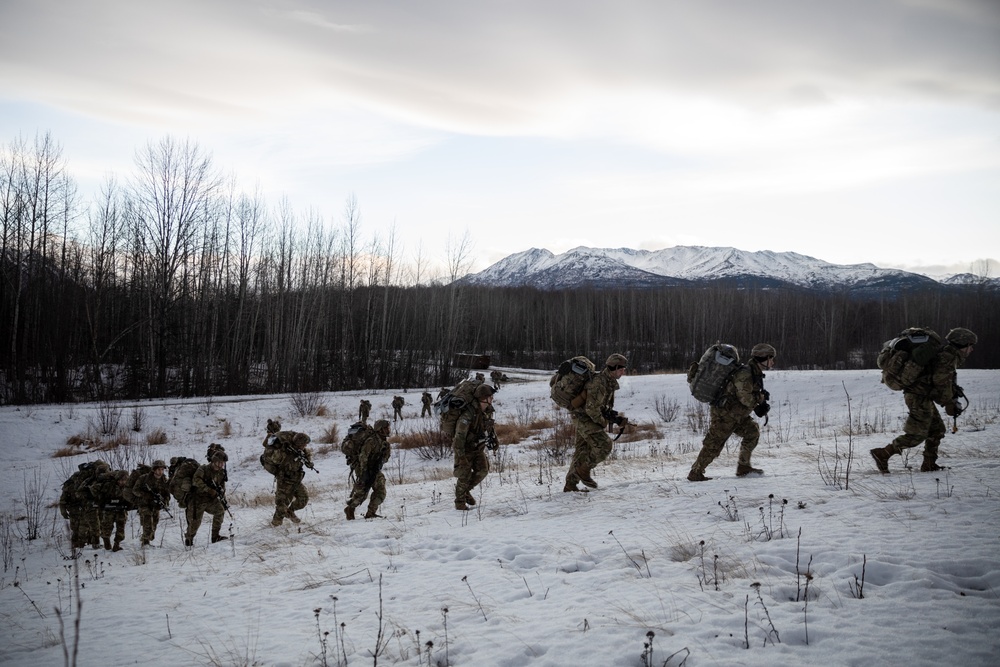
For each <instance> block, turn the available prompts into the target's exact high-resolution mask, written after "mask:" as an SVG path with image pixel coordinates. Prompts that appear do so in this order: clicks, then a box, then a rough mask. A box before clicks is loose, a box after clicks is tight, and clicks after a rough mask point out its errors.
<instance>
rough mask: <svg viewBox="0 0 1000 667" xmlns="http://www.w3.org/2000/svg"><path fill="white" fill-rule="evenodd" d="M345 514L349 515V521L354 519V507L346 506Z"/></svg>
mask: <svg viewBox="0 0 1000 667" xmlns="http://www.w3.org/2000/svg"><path fill="white" fill-rule="evenodd" d="M344 516H346V517H347V520H348V521H354V508H353V507H351V506H350V505H348V506H347V507H345V508H344Z"/></svg>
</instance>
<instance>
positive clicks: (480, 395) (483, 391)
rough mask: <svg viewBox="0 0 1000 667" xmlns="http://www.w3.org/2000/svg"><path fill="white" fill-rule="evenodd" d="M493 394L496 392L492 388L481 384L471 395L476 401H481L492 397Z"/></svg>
mask: <svg viewBox="0 0 1000 667" xmlns="http://www.w3.org/2000/svg"><path fill="white" fill-rule="evenodd" d="M495 393H496V390H495V389H493V387H491V386H490V385H488V384H481V385H479V386H478V387H476V390H475V391H474V392H472V395H473V396H475V397H476V400H481V399H484V398H487V397H489V396H492V395H493V394H495Z"/></svg>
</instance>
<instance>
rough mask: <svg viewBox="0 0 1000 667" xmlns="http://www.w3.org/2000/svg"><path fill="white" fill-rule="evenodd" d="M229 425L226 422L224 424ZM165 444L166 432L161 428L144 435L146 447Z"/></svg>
mask: <svg viewBox="0 0 1000 667" xmlns="http://www.w3.org/2000/svg"><path fill="white" fill-rule="evenodd" d="M226 423H227V424H228V423H229V422H228V421H227V422H226ZM166 442H167V432H166V431H164V430H163V429H162V428H155V429H153V430H152V431H150V432H149V433H147V434H146V444H147V445H164V444H166Z"/></svg>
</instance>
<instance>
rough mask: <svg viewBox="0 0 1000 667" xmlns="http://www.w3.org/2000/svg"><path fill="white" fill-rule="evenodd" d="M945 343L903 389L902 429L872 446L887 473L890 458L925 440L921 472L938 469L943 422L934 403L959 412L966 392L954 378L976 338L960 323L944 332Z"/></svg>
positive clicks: (949, 412) (954, 414)
mask: <svg viewBox="0 0 1000 667" xmlns="http://www.w3.org/2000/svg"><path fill="white" fill-rule="evenodd" d="M945 340H946V341H947V343H946V344H945V345H943V346H942V347H941V350H940V351H939V352H938V353H937V354H936V355H935V356H934V357H933V358H932V359H931V361H930V362H929V363H928V364H927V366H926V371H925V372H924V374H923V375H921V376H920V379H918V380H917V382H916V383H915V384H914V385H913V386H912V387H910V388H907V389H904V390H903V400H904V401H905V402H906V409H907V410H908V411H909V414H908V415H907V417H906V422H905V423H904V424H903V433H902V435H900V436H898V437H897V438H896V439H895V440H893V441H892V442H891V443H889V445H888V446H886V447H877V448H875V449H873V450H871V455H872V458H873V459H875V465H876V466H877V467H878V470H879V472H881V473H882V474H883V475H887V474H889V459H890V458H891V457H893V456H894V455H896V454H902V452H903V450H904V449H909V448H911V447H916V446H917V445H919V444H920V443H922V442H923V443H924V460H923V463H921V465H920V472H933V471H935V470H941V469H942V468H941V466H939V465H938V464H937V457H938V446H939V445H940V444H941V439H942V438H944V434H945V431H946V429H945V425H944V421H942V419H941V414H940V413H939V412H938V410H937V408H936V407H934V404H935V403H937V404H938V405H940V406H942V407H943V408H944V411H945V413H946V414H947V415H948V416H949V417H953V418H956V417H958V415H960V414H961V413H962V406H961V405H960V403H959V399H960V398H962V397H963V396H964V395H965V394H964V392H962V388H961V387H959V386H958V385H957V384H956V382H955V380H956V378H957V375H958V373H957V370H958V368H959V367H960V366H961V365H962V364H963V363H964V362H965V360H966V359H967V358H968V356H969V355H970V354H972V350H973V346H974V345H976V343H978V342H979V339H978V338H977V337H976V334H974V333H972V332H971V331H969V330H968V329H963V328H961V327H959V328H956V329H952V330H951V331H949V332H948V335H947V336H945Z"/></svg>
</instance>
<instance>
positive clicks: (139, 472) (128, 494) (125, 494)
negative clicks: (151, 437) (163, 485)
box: [122, 463, 152, 505]
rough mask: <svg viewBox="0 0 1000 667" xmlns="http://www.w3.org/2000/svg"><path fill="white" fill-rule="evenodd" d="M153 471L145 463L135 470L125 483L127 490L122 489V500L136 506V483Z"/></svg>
mask: <svg viewBox="0 0 1000 667" xmlns="http://www.w3.org/2000/svg"><path fill="white" fill-rule="evenodd" d="M151 470H152V468H150V467H149V466H148V465H146V464H145V463H140V464H139V465H138V467H136V469H135V470H133V471H132V472H130V473H129V475H128V479H127V480H126V481H125V488H124V489H122V498H124V499H125V500H127V501H128V502H130V503H131V504H132V505H135V501H136V496H135V491H134V487H135V483H136V482H137V481H139V478H140V477H142V476H143V475H145V474H146V473H147V472H150V471H151Z"/></svg>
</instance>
